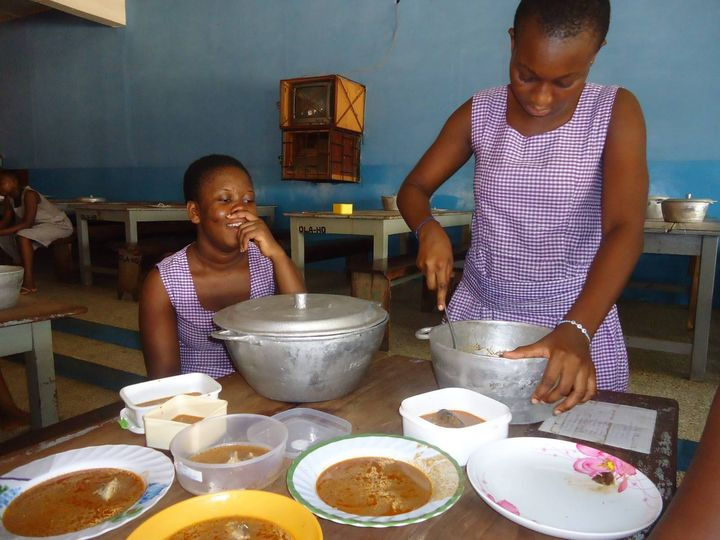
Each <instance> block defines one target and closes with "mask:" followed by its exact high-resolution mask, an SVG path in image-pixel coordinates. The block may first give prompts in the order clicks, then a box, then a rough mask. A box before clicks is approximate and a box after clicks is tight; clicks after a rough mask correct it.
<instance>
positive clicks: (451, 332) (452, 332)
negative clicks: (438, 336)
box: [445, 306, 457, 349]
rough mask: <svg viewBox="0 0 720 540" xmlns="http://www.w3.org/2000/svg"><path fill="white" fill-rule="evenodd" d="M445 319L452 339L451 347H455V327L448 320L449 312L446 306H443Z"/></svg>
mask: <svg viewBox="0 0 720 540" xmlns="http://www.w3.org/2000/svg"><path fill="white" fill-rule="evenodd" d="M445 320H446V321H447V324H448V328H450V338H451V339H452V348H453V349H457V339H456V338H455V329H454V328H453V323H452V321H451V320H450V312H449V311H448V307H447V306H445Z"/></svg>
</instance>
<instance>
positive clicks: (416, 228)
mask: <svg viewBox="0 0 720 540" xmlns="http://www.w3.org/2000/svg"><path fill="white" fill-rule="evenodd" d="M431 221H437V220H436V219H435V217H434V216H432V215H430V216H427V217H425V218H424V219H423V220H422V221H421V222H420V223H418V226H417V227H415V231H413V232H414V233H415V238H417V239H418V240H419V239H420V229H422V228H423V227H424V226H425V225H426V224H427V223H429V222H431Z"/></svg>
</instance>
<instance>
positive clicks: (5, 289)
mask: <svg viewBox="0 0 720 540" xmlns="http://www.w3.org/2000/svg"><path fill="white" fill-rule="evenodd" d="M24 272H25V270H24V269H23V267H22V266H10V265H5V264H2V265H0V309H7V308H11V307H13V306H14V305H15V304H17V301H18V297H19V296H20V287H21V286H22V280H23V274H24Z"/></svg>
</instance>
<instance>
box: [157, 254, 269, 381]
mask: <svg viewBox="0 0 720 540" xmlns="http://www.w3.org/2000/svg"><path fill="white" fill-rule="evenodd" d="M187 248H188V246H185V247H184V248H182V249H181V250H180V251H178V252H177V253H174V254H173V255H170V256H169V257H167V258H165V259H163V260H162V261H160V262H159V263H158V265H157V266H158V269H159V270H160V278H161V279H162V282H163V285H164V286H165V290H166V291H167V293H168V296H169V297H170V302H171V303H172V305H173V308H175V313H176V314H177V321H178V322H177V325H178V339H179V340H180V372H181V373H191V372H200V373H207V374H208V375H210V376H211V377H214V378H218V377H222V376H224V375H228V374H229V373H233V372H234V371H235V368H234V366H233V363H232V361H231V360H230V356H229V355H228V352H227V350H226V349H225V345H224V344H223V342H221V341H217V340H215V339H213V338H211V337H210V333H211V332H214V331H215V330H218V327H217V326H216V325H215V323H213V315H215V312H214V311H208V310H206V309H205V308H204V307H202V305H201V304H200V300H198V297H197V293H196V292H195V284H194V283H193V280H192V275H191V274H190V267H189V265H188V259H187ZM248 264H249V266H250V298H260V297H261V296H270V295H273V294H275V274H274V271H273V264H272V261H271V260H270V259H268V258H267V257H265V256H264V255H263V254H262V253H261V252H260V248H258V247H257V246H256V245H255V244H254V243H252V242H250V243H249V248H248Z"/></svg>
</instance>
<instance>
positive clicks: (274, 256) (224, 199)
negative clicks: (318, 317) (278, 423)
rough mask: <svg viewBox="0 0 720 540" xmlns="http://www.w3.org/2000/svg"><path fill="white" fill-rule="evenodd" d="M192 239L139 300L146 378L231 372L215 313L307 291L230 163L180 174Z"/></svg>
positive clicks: (216, 161)
mask: <svg viewBox="0 0 720 540" xmlns="http://www.w3.org/2000/svg"><path fill="white" fill-rule="evenodd" d="M183 188H184V192H185V201H186V202H187V209H188V215H189V217H190V221H192V222H193V223H194V224H195V225H196V228H197V239H196V240H195V242H193V243H192V244H190V245H189V246H187V247H185V248H183V249H181V250H180V251H178V252H177V253H175V254H174V255H171V256H170V257H167V258H166V259H164V260H163V261H161V262H160V263H159V264H158V267H157V268H156V269H154V270H153V271H151V272H150V273H149V274H148V276H147V278H146V279H145V282H144V284H143V290H142V297H141V299H140V337H141V341H142V347H143V355H144V357H145V366H146V368H147V373H148V376H149V377H151V378H157V377H166V376H169V375H176V374H178V373H188V372H193V371H196V372H197V371H199V372H203V373H207V374H208V375H210V376H212V377H222V376H223V375H227V374H229V373H232V372H234V370H235V369H234V367H233V364H232V362H231V360H230V356H229V355H228V353H227V350H226V349H225V345H224V344H223V343H222V342H220V341H217V340H213V339H212V338H211V337H210V333H211V332H213V331H215V330H217V327H216V326H215V325H214V323H213V315H214V314H215V312H217V311H219V310H220V309H222V308H224V307H227V306H230V305H232V304H236V303H238V302H242V301H243V300H247V299H249V298H258V297H261V296H268V295H272V294H275V292H279V293H296V292H305V286H304V285H303V282H302V278H301V277H300V274H299V272H298V271H297V268H296V267H295V265H294V264H293V262H292V260H290V258H289V257H288V256H287V254H286V253H285V251H284V250H283V248H282V246H280V244H278V243H277V241H276V240H275V238H273V235H272V233H271V232H270V230H269V229H268V227H267V225H266V224H265V222H264V221H263V220H262V219H260V218H259V217H258V216H257V207H256V205H255V190H254V188H253V183H252V180H251V178H250V174H249V173H248V171H247V169H246V168H245V167H244V166H243V164H242V163H240V162H239V161H238V160H236V159H235V158H232V157H230V156H223V155H210V156H205V157H202V158H200V159H198V160H197V161H195V162H194V163H192V164H191V165H190V166H189V167H188V169H187V171H186V172H185V178H184V184H183Z"/></svg>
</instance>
